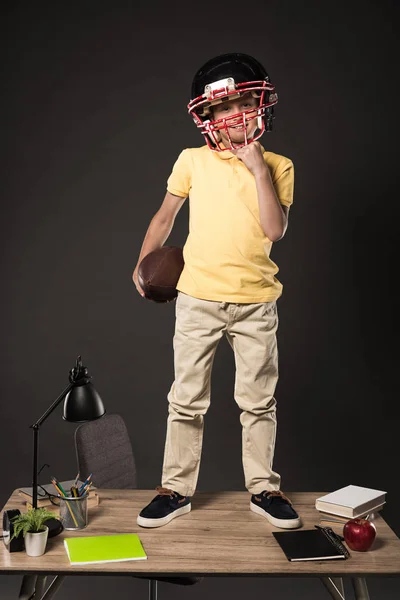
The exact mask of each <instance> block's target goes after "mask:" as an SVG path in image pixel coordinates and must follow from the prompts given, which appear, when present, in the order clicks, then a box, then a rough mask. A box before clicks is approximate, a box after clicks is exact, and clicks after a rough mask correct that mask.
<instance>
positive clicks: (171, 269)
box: [138, 246, 184, 302]
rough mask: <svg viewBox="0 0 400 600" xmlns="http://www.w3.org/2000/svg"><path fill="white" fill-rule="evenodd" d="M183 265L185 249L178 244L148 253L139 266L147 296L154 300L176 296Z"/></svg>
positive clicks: (140, 279) (140, 281) (143, 288)
mask: <svg viewBox="0 0 400 600" xmlns="http://www.w3.org/2000/svg"><path fill="white" fill-rule="evenodd" d="M183 265H184V260H183V251H182V248H179V247H178V246H163V247H162V248H159V249H158V250H153V252H150V253H149V254H147V256H145V257H144V258H143V260H142V261H141V262H140V264H139V267H138V280H139V283H140V287H141V288H142V290H143V291H144V293H145V295H146V298H148V299H149V300H153V301H154V302H169V301H170V300H173V299H174V298H176V296H177V295H178V291H177V289H176V284H177V283H178V279H179V277H180V274H181V273H182V269H183Z"/></svg>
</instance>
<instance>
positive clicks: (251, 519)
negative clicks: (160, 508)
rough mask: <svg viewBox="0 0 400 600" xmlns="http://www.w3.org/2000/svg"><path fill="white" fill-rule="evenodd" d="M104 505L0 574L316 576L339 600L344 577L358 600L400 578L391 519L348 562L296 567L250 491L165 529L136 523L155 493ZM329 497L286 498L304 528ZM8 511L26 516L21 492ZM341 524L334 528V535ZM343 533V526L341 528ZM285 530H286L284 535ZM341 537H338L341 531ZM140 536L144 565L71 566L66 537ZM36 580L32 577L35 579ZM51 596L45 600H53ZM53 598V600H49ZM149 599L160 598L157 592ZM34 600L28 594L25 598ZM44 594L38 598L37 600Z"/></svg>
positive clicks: (5, 561) (222, 496)
mask: <svg viewBox="0 0 400 600" xmlns="http://www.w3.org/2000/svg"><path fill="white" fill-rule="evenodd" d="M98 493H99V497H100V504H99V506H97V507H94V508H91V509H90V510H89V525H88V527H87V528H86V529H84V530H81V531H77V532H71V531H65V532H63V533H62V534H60V535H59V536H57V537H54V538H52V539H49V540H48V545H47V549H46V553H45V554H44V555H43V556H40V557H37V558H35V557H30V556H27V554H26V553H25V552H13V553H10V552H8V550H7V549H6V548H5V547H4V545H2V546H1V549H0V573H9V574H10V573H11V574H17V573H20V574H23V575H25V576H27V575H32V576H33V575H35V576H38V575H41V576H44V575H54V576H61V577H59V578H58V580H59V581H58V584H60V582H61V581H62V579H63V576H66V575H70V576H73V575H87V574H97V573H98V574H99V575H107V574H108V575H125V576H132V575H141V576H146V575H157V576H167V575H172V574H173V575H201V576H229V575H231V576H238V575H241V576H251V577H258V576H260V577H275V576H279V577H318V578H320V579H321V580H322V582H323V583H324V585H325V587H326V589H327V590H328V591H329V593H330V594H331V596H332V598H334V599H335V600H343V599H344V592H343V582H342V578H343V577H349V578H351V579H352V583H353V588H354V592H355V597H356V599H357V600H368V598H369V595H368V590H367V585H366V579H365V578H366V577H368V576H374V577H383V576H385V577H386V576H399V575H400V540H399V538H398V537H397V536H396V535H395V533H394V532H393V531H392V530H391V529H390V527H389V526H388V524H387V523H386V522H385V520H384V519H383V518H382V517H381V516H379V515H376V519H375V521H374V522H375V525H376V528H377V537H376V540H375V542H374V545H373V546H372V548H371V549H370V550H369V551H368V552H353V551H351V557H350V558H349V559H348V560H336V561H335V560H325V561H307V562H290V561H288V560H287V559H286V556H285V555H284V553H283V551H282V550H281V548H280V546H279V545H278V544H277V542H276V541H275V538H274V537H273V536H272V531H274V530H275V531H278V529H277V528H274V527H273V526H272V525H270V523H269V522H268V521H267V520H266V519H263V518H262V517H260V516H258V515H256V514H255V513H253V512H252V511H250V510H249V502H250V494H249V493H248V492H212V493H205V492H197V493H196V494H195V496H194V497H193V498H192V511H191V512H190V513H188V514H187V515H184V516H182V517H179V518H177V519H174V520H173V521H171V522H170V523H169V524H168V525H166V526H164V527H159V528H155V529H146V528H142V527H139V525H137V524H136V517H137V514H138V513H139V511H140V510H141V509H142V508H143V507H144V506H145V505H146V504H147V503H148V502H149V501H150V500H151V499H152V498H153V497H154V495H155V491H154V490H106V489H100V490H98ZM324 493H326V492H323V491H322V492H296V493H295V492H293V493H288V494H287V495H288V496H289V498H291V500H292V502H293V505H294V506H295V508H296V510H298V512H299V514H300V516H301V517H302V520H303V529H313V528H314V525H317V524H318V523H319V521H320V514H319V513H318V511H317V510H316V509H315V508H314V505H315V499H316V498H317V497H319V496H322V495H323V494H324ZM4 508H7V509H9V508H19V509H20V510H21V511H24V510H25V507H24V504H23V501H22V500H21V498H20V497H19V495H18V490H15V491H14V492H13V494H12V496H11V497H10V499H9V501H8V502H7V504H6V506H5V507H4ZM334 527H335V525H333V524H332V528H334ZM339 527H340V526H339ZM280 531H282V530H280ZM336 531H339V530H336ZM128 532H131V533H137V534H139V536H140V538H141V540H142V543H143V546H144V549H145V551H146V553H147V555H148V560H145V561H129V562H120V563H103V564H95V565H80V566H71V565H70V564H69V560H68V558H67V555H66V552H65V549H64V545H63V538H64V537H66V536H68V537H71V536H83V535H96V534H98V535H100V534H103V535H106V534H112V533H128ZM31 579H32V578H31ZM58 584H57V583H56V580H54V584H53V592H51V590H48V592H45V594H44V596H42V597H43V598H46V600H48V599H49V598H51V597H52V593H53V594H54V592H55V589H56V588H57V585H58ZM46 594H47V595H46ZM151 594H152V595H151V597H152V598H155V597H156V592H154V588H152V592H151ZM21 597H24V598H28V597H29V596H28V595H25V596H20V598H21ZM39 597H40V596H39V595H38V593H37V594H36V596H35V598H36V599H37V598H39Z"/></svg>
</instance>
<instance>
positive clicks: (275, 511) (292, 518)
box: [250, 490, 301, 529]
mask: <svg viewBox="0 0 400 600" xmlns="http://www.w3.org/2000/svg"><path fill="white" fill-rule="evenodd" d="M250 510H252V511H253V512H255V513H257V514H258V515H261V516H262V517H265V518H266V519H268V521H269V522H270V523H272V525H275V527H281V528H282V529H296V527H300V526H301V520H300V517H299V515H298V514H297V512H296V511H295V510H294V508H293V507H292V503H291V502H290V500H289V498H287V497H286V496H285V495H284V494H283V493H282V492H280V491H276V492H269V491H268V490H265V491H263V492H261V493H260V494H253V495H252V496H251V500H250Z"/></svg>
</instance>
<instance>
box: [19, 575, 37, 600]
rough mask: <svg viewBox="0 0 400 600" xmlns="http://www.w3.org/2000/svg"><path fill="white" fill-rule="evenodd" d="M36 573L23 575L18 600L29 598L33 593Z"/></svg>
mask: <svg viewBox="0 0 400 600" xmlns="http://www.w3.org/2000/svg"><path fill="white" fill-rule="evenodd" d="M36 579H37V575H24V576H23V578H22V583H21V589H20V591H19V596H18V598H19V600H31V598H33V597H34V595H35V589H36Z"/></svg>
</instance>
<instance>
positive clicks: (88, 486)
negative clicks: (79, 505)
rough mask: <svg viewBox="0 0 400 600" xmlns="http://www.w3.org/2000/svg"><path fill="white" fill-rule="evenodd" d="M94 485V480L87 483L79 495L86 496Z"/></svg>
mask: <svg viewBox="0 0 400 600" xmlns="http://www.w3.org/2000/svg"><path fill="white" fill-rule="evenodd" d="M92 485H93V481H91V482H90V483H89V484H87V485H85V487H84V488H83V490H82V491H81V493H80V494H79V495H80V496H84V495H85V494H87V493H88V492H89V490H90V488H91V486H92Z"/></svg>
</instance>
